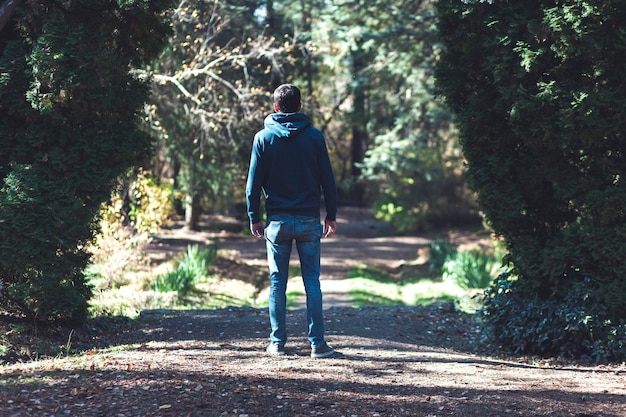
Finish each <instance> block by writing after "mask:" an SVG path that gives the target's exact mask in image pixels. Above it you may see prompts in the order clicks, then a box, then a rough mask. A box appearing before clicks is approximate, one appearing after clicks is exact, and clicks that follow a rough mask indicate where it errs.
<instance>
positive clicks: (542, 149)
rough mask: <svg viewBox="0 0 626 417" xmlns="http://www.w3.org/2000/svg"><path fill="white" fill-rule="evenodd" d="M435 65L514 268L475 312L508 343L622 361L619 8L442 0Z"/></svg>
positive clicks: (625, 304)
mask: <svg viewBox="0 0 626 417" xmlns="http://www.w3.org/2000/svg"><path fill="white" fill-rule="evenodd" d="M438 4H439V6H438V9H439V15H440V23H439V31H440V34H441V37H442V40H443V42H444V44H445V50H444V52H443V53H442V55H441V60H440V63H439V65H438V69H437V77H438V82H439V85H440V87H441V91H442V92H443V94H444V95H445V96H446V98H447V103H448V104H449V106H450V107H451V108H452V110H453V111H454V113H455V114H456V117H457V120H458V124H459V128H460V131H461V138H462V144H463V151H464V154H465V156H466V158H467V160H468V179H469V182H470V184H471V186H472V187H473V188H474V189H475V190H476V191H477V192H478V198H479V202H480V205H481V208H482V210H483V211H484V213H485V215H486V218H487V220H488V222H489V224H490V225H491V227H493V230H494V231H495V232H496V233H497V234H498V235H499V236H502V237H503V238H504V239H505V242H506V246H507V248H508V250H509V256H508V258H507V262H508V263H509V264H510V266H511V267H512V271H511V273H510V274H509V275H504V276H502V277H500V278H499V280H498V281H497V282H496V283H495V285H494V287H493V289H492V290H491V291H490V292H489V295H488V297H487V299H486V304H485V308H484V310H483V315H484V317H485V319H486V321H487V324H488V330H490V334H491V335H492V337H493V338H494V340H495V341H497V342H498V343H500V344H502V345H503V346H507V347H510V348H511V349H514V350H516V351H521V352H529V353H535V354H572V355H580V356H583V355H586V356H591V357H593V358H594V359H596V360H619V361H623V360H624V359H625V358H626V327H625V326H626V279H625V278H624V277H626V262H624V260H625V259H626V211H625V210H624V207H626V182H625V181H624V179H625V178H626V158H625V155H626V140H624V132H625V131H626V118H625V117H624V109H625V108H626V89H625V88H624V72H623V67H624V66H623V63H624V62H626V28H625V27H624V24H623V22H624V19H625V18H626V8H625V7H624V5H623V2H620V1H604V0H603V1H599V0H598V1H582V0H576V1H569V2H559V1H512V2H503V1H493V2H478V1H464V2H460V1H457V0H442V1H440V2H439V3H438Z"/></svg>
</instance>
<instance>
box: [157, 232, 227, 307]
mask: <svg viewBox="0 0 626 417" xmlns="http://www.w3.org/2000/svg"><path fill="white" fill-rule="evenodd" d="M216 260H217V245H216V244H213V245H209V246H207V247H206V248H204V249H203V250H200V248H199V245H189V246H188V247H187V251H186V252H185V253H184V255H183V259H181V260H180V261H179V262H178V265H177V266H176V268H175V269H174V270H173V271H169V272H167V273H165V274H162V275H159V276H158V277H157V279H156V281H155V282H153V283H152V289H153V290H156V291H161V292H168V291H176V292H177V293H178V295H179V297H184V296H186V295H187V294H189V292H190V291H191V290H193V288H194V286H195V284H197V283H198V282H199V281H200V280H202V279H203V278H205V277H206V276H207V274H208V270H209V267H210V266H211V265H213V264H214V263H215V261H216Z"/></svg>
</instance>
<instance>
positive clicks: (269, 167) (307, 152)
mask: <svg viewBox="0 0 626 417" xmlns="http://www.w3.org/2000/svg"><path fill="white" fill-rule="evenodd" d="M261 190H263V193H264V195H265V198H266V203H265V207H266V211H267V214H268V216H269V215H271V214H296V215H302V216H309V217H319V209H320V203H321V193H322V190H323V192H324V197H325V202H326V206H327V211H328V212H329V214H330V216H332V219H333V220H334V217H335V215H336V211H337V198H336V196H337V189H336V184H335V180H334V176H333V172H332V168H331V165H330V159H329V157H328V150H327V148H326V142H325V140H324V137H323V135H322V133H321V132H320V131H319V130H318V129H316V128H314V127H312V125H311V120H310V119H309V117H308V116H306V115H305V114H303V113H274V114H271V115H269V116H268V117H267V118H266V119H265V128H264V129H263V130H261V131H260V132H258V133H257V134H256V135H255V138H254V143H253V148H252V154H251V160H250V173H249V176H248V184H247V187H246V194H247V196H248V207H249V215H250V219H251V221H252V222H253V223H255V222H257V221H259V220H260V213H259V205H257V204H254V203H255V202H256V201H257V199H256V196H257V195H260V192H261ZM251 198H252V200H251Z"/></svg>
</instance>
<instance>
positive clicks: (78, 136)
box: [0, 0, 172, 321]
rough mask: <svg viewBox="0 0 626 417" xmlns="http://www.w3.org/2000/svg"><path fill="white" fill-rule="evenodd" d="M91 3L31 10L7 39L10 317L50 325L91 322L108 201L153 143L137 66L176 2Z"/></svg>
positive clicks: (6, 297)
mask: <svg viewBox="0 0 626 417" xmlns="http://www.w3.org/2000/svg"><path fill="white" fill-rule="evenodd" d="M87 3H88V2H82V1H64V2H62V3H58V2H46V4H45V7H41V4H40V2H23V3H22V6H21V7H19V8H18V9H17V11H16V13H15V15H14V16H13V18H12V20H11V21H10V22H9V23H8V24H7V26H6V27H5V28H4V29H3V30H2V31H1V32H0V236H2V239H0V309H2V310H3V311H6V312H9V313H13V314H19V315H25V316H28V317H29V318H32V319H35V320H39V321H46V320H51V319H68V320H81V319H84V318H85V317H86V314H87V307H88V300H89V298H90V297H91V295H92V292H91V287H90V285H89V284H88V283H87V282H86V281H87V280H86V278H85V276H84V273H83V270H84V269H85V267H86V266H87V264H88V261H89V254H88V252H87V249H86V248H87V246H88V243H89V241H90V240H91V239H92V238H93V235H94V233H95V232H96V231H97V228H98V213H99V210H100V205H101V204H102V203H103V202H105V201H106V200H107V199H108V198H109V196H110V193H111V188H112V186H113V184H114V181H115V179H116V178H117V177H118V176H119V175H121V174H122V173H124V172H125V171H126V170H127V169H128V168H129V167H130V166H132V165H134V164H136V163H138V162H139V161H140V160H142V159H144V158H145V157H146V155H148V154H149V151H150V147H151V138H150V137H149V136H148V134H147V133H145V132H142V131H141V130H140V129H139V128H138V115H139V111H140V110H141V109H142V108H143V104H144V102H145V101H146V99H147V98H148V94H149V85H148V84H147V82H146V81H147V80H143V79H139V78H138V77H137V76H136V75H134V74H133V73H132V72H129V70H130V69H131V68H133V67H137V66H139V65H142V64H144V63H145V62H147V60H149V59H151V58H152V57H154V56H155V55H156V53H157V52H158V51H159V50H160V48H161V47H162V46H163V45H164V43H165V41H166V38H167V35H168V33H169V27H168V25H167V23H166V22H165V21H164V19H163V15H162V12H163V11H164V9H165V8H166V7H169V6H170V5H171V4H172V1H171V0H151V1H145V0H129V1H125V2H124V7H120V6H119V3H120V2H114V1H110V2H109V1H104V2H89V4H87ZM131 18H132V21H133V22H135V23H136V24H133V25H129V24H128V19H131Z"/></svg>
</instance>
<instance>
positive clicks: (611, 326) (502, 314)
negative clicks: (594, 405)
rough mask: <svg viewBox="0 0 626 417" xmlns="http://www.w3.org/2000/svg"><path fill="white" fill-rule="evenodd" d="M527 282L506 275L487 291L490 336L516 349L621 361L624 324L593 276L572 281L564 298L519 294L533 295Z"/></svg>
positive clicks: (485, 309) (485, 313)
mask: <svg viewBox="0 0 626 417" xmlns="http://www.w3.org/2000/svg"><path fill="white" fill-rule="evenodd" d="M523 285H524V283H523V282H521V281H518V280H515V279H511V277H510V276H509V275H507V274H503V275H502V276H500V277H499V278H498V279H497V280H496V282H495V283H494V285H493V287H491V288H490V289H489V290H487V291H486V298H485V303H484V306H483V308H482V309H481V311H480V315H481V316H482V317H483V318H484V319H486V322H487V323H488V326H486V327H485V337H486V339H489V340H496V341H497V342H498V343H500V344H501V346H502V347H504V348H505V349H508V350H511V351H514V352H516V353H533V354H541V355H562V356H570V357H583V358H588V359H590V360H593V361H594V362H615V361H621V360H622V358H624V357H625V356H626V323H624V322H615V321H613V320H612V318H611V317H610V315H609V314H608V309H607V308H606V306H604V305H603V303H602V298H603V297H602V296H601V293H600V292H599V288H598V286H597V285H595V284H594V281H593V280H592V279H589V278H587V279H585V280H583V281H582V282H579V283H577V284H576V285H574V286H572V287H571V289H569V291H568V292H567V293H565V296H564V297H563V298H562V299H559V298H556V297H549V298H544V299H542V298H539V297H537V296H521V295H520V294H531V293H530V292H529V291H528V290H526V289H523V288H519V287H520V286H523ZM565 306H567V308H564V307H565ZM494 332H497V334H495V333H494Z"/></svg>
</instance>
